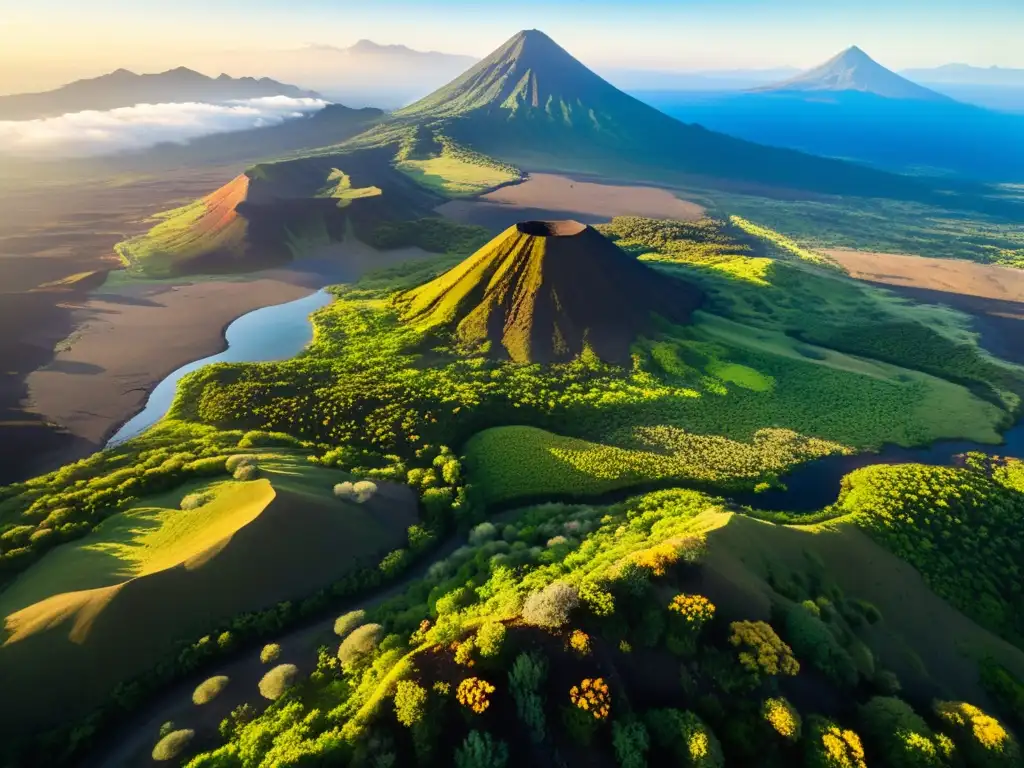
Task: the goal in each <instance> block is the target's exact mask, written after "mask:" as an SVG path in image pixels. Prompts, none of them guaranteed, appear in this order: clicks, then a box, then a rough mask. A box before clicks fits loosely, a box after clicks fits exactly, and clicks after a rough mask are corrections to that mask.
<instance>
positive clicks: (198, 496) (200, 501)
mask: <svg viewBox="0 0 1024 768" xmlns="http://www.w3.org/2000/svg"><path fill="white" fill-rule="evenodd" d="M212 500H213V494H212V493H190V494H188V495H187V496H185V498H183V499H182V500H181V504H180V505H179V506H180V507H181V509H182V510H183V511H185V512H188V511H191V510H193V509H199V508H200V507H202V506H205V505H206V504H209V503H210V502H211V501H212Z"/></svg>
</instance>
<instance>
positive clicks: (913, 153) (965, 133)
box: [643, 47, 1024, 181]
mask: <svg viewBox="0 0 1024 768" xmlns="http://www.w3.org/2000/svg"><path fill="white" fill-rule="evenodd" d="M643 97H644V99H645V100H646V101H647V102H648V103H650V104H651V105H652V106H655V107H657V108H658V109H661V110H663V111H665V112H667V113H668V114H671V115H672V116H674V117H676V118H678V119H680V120H685V121H693V122H697V123H700V124H701V125H704V126H707V127H708V128H711V129H713V130H717V131H722V132H724V133H728V134H731V135H734V136H739V137H742V138H744V139H748V140H750V141H757V142H762V143H765V144H771V145H774V146H780V147H788V148H791V149H798V150H802V151H804V152H811V153H814V154H818V155H826V156H831V157H837V158H843V159H849V160H856V161H859V162H864V163H869V164H872V165H875V166H878V167H880V168H885V169H891V170H897V171H901V172H908V171H909V172H918V173H926V174H932V175H936V174H950V173H952V174H956V175H960V176H966V177H971V178H978V179H984V180H999V181H1016V180H1020V179H1022V178H1024V147H1022V146H1021V141H1020V138H1019V137H1020V136H1024V119H1021V118H1020V117H1018V116H1015V115H1007V114H1002V113H998V112H993V111H990V110H987V109H982V108H981V107H977V106H974V105H970V104H965V103H962V102H958V101H956V100H954V99H952V98H950V97H949V96H946V95H944V94H940V93H937V92H935V91H933V90H931V89H929V88H925V87H924V86H922V85H919V84H917V83H912V82H910V81H909V80H907V79H906V78H904V77H901V76H900V75H898V74H896V73H895V72H892V71H891V70H889V69H886V68H885V67H884V66H882V65H881V64H879V63H878V62H876V61H874V60H873V59H872V58H871V57H870V56H868V55H867V54H866V53H864V51H862V50H861V49H859V48H856V47H853V48H849V49H847V50H845V51H843V52H842V53H840V54H839V55H837V56H835V57H833V58H832V59H830V60H829V61H827V62H825V63H824V64H822V65H821V66H818V67H815V68H814V69H811V70H808V71H807V72H804V73H802V74H800V75H797V76H795V77H793V78H789V79H787V80H784V81H782V82H779V83H775V84H772V85H769V86H763V87H759V88H756V89H753V90H751V91H748V92H746V93H720V94H716V95H714V96H700V95H697V96H695V95H687V94H682V93H667V92H665V93H647V94H643Z"/></svg>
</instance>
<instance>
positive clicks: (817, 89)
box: [755, 45, 953, 103]
mask: <svg viewBox="0 0 1024 768" xmlns="http://www.w3.org/2000/svg"><path fill="white" fill-rule="evenodd" d="M849 91H853V92H857V93H870V94H873V95H875V96H881V97H883V98H886V99H911V100H914V101H934V102H946V103H953V100H952V99H951V98H949V97H948V96H943V95H942V94H941V93H936V92H935V91H933V90H930V89H928V88H925V87H924V86H921V85H918V84H917V83H912V82H910V81H909V80H907V79H906V78H905V77H900V76H899V75H897V74H896V73H895V72H893V71H892V70H890V69H886V68H885V67H883V66H882V65H881V64H879V63H878V62H877V61H875V60H874V59H872V58H871V57H870V56H868V55H867V54H866V53H864V51H862V50H861V49H860V48H858V47H857V46H855V45H854V46H851V47H849V48H847V49H846V50H845V51H843V52H842V53H840V54H838V55H836V56H833V57H832V58H831V59H829V60H828V61H826V62H825V63H824V64H821V65H820V66H817V67H815V68H814V69H810V70H808V71H806V72H802V73H801V74H799V75H797V76H796V77H793V78H790V79H789V80H784V81H783V82H781V83H776V84H774V85H767V86H764V87H762V88H757V89H755V93H771V92H785V93H798V92H803V93H807V94H808V95H810V94H813V93H825V92H831V93H842V92H849Z"/></svg>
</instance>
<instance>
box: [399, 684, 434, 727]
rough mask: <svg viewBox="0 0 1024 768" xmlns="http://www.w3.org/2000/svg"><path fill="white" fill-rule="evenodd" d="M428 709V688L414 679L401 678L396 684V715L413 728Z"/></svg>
mask: <svg viewBox="0 0 1024 768" xmlns="http://www.w3.org/2000/svg"><path fill="white" fill-rule="evenodd" d="M426 711H427V690H426V688H424V687H423V686H422V685H420V684H419V683H417V682H415V681H413V680H399V681H398V685H396V686H395V717H397V718H398V722H400V723H401V724H402V725H404V726H405V727H406V728H412V727H413V726H414V725H415V724H416V723H418V722H420V720H422V719H423V715H424V714H426Z"/></svg>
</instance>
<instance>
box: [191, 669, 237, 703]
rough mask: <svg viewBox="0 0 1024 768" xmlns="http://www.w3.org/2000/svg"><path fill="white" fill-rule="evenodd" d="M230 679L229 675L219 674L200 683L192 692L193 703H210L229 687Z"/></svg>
mask: <svg viewBox="0 0 1024 768" xmlns="http://www.w3.org/2000/svg"><path fill="white" fill-rule="evenodd" d="M229 681H230V678H228V676H227V675H217V676H216V677H211V678H210V679H209V680H206V681H205V682H203V683H200V684H199V685H198V686H197V687H196V689H195V691H193V692H192V703H193V704H195V705H197V706H201V705H203V704H209V703H210V702H211V701H213V700H214V699H215V698H217V696H219V695H220V692H221V691H223V690H224V689H225V688H226V687H227V685H228V682H229Z"/></svg>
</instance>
